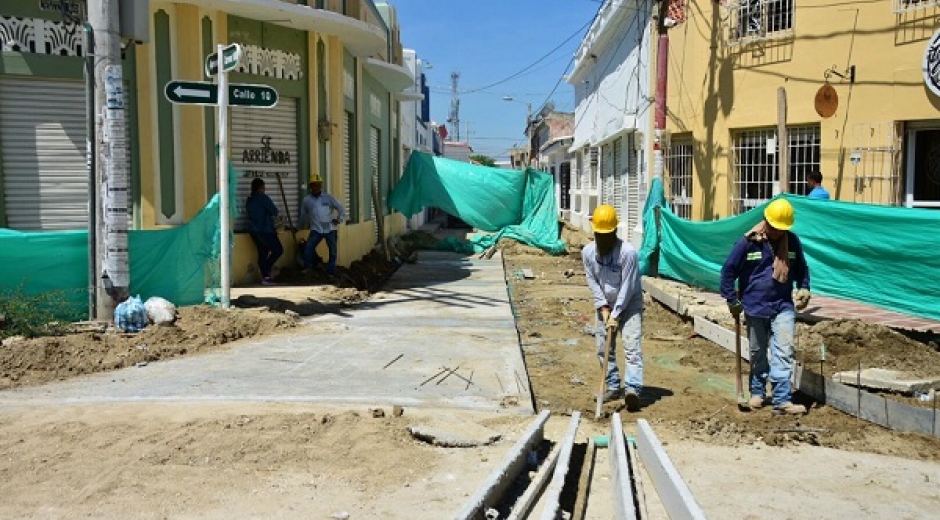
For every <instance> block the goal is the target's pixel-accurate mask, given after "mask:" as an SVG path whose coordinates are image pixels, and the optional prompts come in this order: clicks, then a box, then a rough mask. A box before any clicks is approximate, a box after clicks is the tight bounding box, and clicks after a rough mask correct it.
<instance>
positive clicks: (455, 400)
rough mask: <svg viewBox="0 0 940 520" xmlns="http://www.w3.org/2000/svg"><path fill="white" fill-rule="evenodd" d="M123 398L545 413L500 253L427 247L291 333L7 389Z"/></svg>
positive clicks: (31, 398) (53, 398) (18, 401)
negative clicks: (363, 298) (381, 284)
mask: <svg viewBox="0 0 940 520" xmlns="http://www.w3.org/2000/svg"><path fill="white" fill-rule="evenodd" d="M389 363H391V364H389ZM386 366H387V368H386ZM445 369H456V370H455V371H454V372H452V373H451V374H450V375H449V376H447V377H446V378H444V379H443V380H442V378H443V376H444V375H445V374H446V373H447V372H444V373H442V374H440V375H439V376H438V377H435V378H432V376H434V375H435V374H438V373H440V372H441V371H442V370H445ZM429 378H430V379H429ZM425 381H427V382H425ZM422 383H423V384H422ZM119 401H123V402H127V401H154V402H168V401H169V402H186V401H275V402H322V403H330V404H356V405H376V406H379V405H386V406H387V405H394V404H399V405H403V406H411V407H446V408H463V409H474V410H483V411H503V412H511V413H534V408H533V406H532V397H531V393H530V391H529V384H528V375H527V373H526V369H525V364H524V362H523V359H522V353H521V349H520V347H519V340H518V335H517V333H516V328H515V323H514V320H513V314H512V310H511V307H510V303H509V298H508V293H507V290H506V284H505V277H504V274H503V266H502V261H501V258H500V257H499V256H495V257H494V258H493V259H491V260H477V259H475V258H473V257H466V256H463V255H458V254H454V253H444V252H427V251H422V252H420V253H419V261H418V262H417V263H416V264H404V265H403V266H402V267H401V268H400V269H399V270H398V272H397V273H396V274H395V275H394V276H393V277H392V279H391V280H390V281H389V283H388V284H387V286H386V289H385V290H384V291H383V292H380V293H377V294H375V295H373V297H372V298H371V299H370V300H369V301H367V302H365V303H364V304H360V305H358V306H355V307H350V308H349V310H348V311H346V312H339V313H336V314H328V315H321V316H317V317H314V318H310V319H308V320H305V321H304V323H303V325H302V326H301V327H300V328H299V329H298V330H295V331H292V332H290V333H288V334H284V335H279V336H274V337H268V338H263V339H258V340H247V341H242V342H239V343H236V344H233V345H232V346H231V347H230V348H228V349H225V350H222V351H217V352H213V353H209V354H204V355H197V356H191V357H186V358H181V359H175V360H169V361H161V362H157V363H152V364H150V365H147V366H144V367H140V368H128V369H123V370H119V371H113V372H106V373H101V374H95V375H92V376H88V377H82V378H77V379H74V380H70V381H66V382H62V383H55V384H49V385H44V386H39V387H32V388H22V389H18V390H13V391H6V392H2V393H0V406H4V407H6V406H18V405H20V406H22V405H26V406H29V405H32V404H39V403H44V402H47V403H68V402H76V403H90V402H119Z"/></svg>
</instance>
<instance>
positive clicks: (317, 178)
mask: <svg viewBox="0 0 940 520" xmlns="http://www.w3.org/2000/svg"><path fill="white" fill-rule="evenodd" d="M308 182H309V184H313V183H315V182H317V183H320V184H323V179H322V178H321V177H320V175H319V174H317V173H314V174H313V175H311V176H310V181H308Z"/></svg>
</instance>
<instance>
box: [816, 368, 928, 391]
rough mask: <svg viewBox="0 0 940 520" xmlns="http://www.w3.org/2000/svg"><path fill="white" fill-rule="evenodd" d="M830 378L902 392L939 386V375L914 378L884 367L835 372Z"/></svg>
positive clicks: (847, 383)
mask: <svg viewBox="0 0 940 520" xmlns="http://www.w3.org/2000/svg"><path fill="white" fill-rule="evenodd" d="M832 379H833V380H835V381H836V382H838V383H843V384H846V385H852V386H857V385H861V386H862V387H863V388H871V389H874V390H888V391H891V392H900V393H904V394H913V393H914V392H927V391H930V390H932V389H934V388H940V377H930V378H915V377H913V376H911V375H910V374H907V373H904V372H900V371H898V370H888V369H884V368H865V369H862V372H861V374H859V372H858V370H847V371H845V372H836V373H835V374H833V375H832Z"/></svg>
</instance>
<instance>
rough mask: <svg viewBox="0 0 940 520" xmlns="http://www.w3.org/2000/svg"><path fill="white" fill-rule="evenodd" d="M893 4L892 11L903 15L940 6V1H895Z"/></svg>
mask: <svg viewBox="0 0 940 520" xmlns="http://www.w3.org/2000/svg"><path fill="white" fill-rule="evenodd" d="M892 4H893V5H892V9H891V10H892V11H893V12H894V13H895V14H901V13H909V12H911V11H917V10H918V9H928V8H931V7H937V6H940V0H893V1H892Z"/></svg>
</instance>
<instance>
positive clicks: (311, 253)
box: [304, 229, 337, 274]
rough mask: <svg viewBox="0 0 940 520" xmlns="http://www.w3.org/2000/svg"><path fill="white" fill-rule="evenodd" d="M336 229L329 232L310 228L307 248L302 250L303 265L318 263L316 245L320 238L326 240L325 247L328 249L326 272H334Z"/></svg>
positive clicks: (318, 257)
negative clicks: (328, 256) (328, 257)
mask: <svg viewBox="0 0 940 520" xmlns="http://www.w3.org/2000/svg"><path fill="white" fill-rule="evenodd" d="M336 235H337V233H336V231H330V232H329V233H320V232H319V231H314V230H312V229H311V230H310V236H308V237H307V250H306V251H304V264H305V265H304V267H313V266H315V265H317V264H319V263H320V261H321V260H320V255H318V254H317V246H318V245H320V242H321V241H322V240H326V248H327V249H328V250H329V254H330V259H329V263H328V264H327V267H326V272H328V273H330V274H334V273H336Z"/></svg>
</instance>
